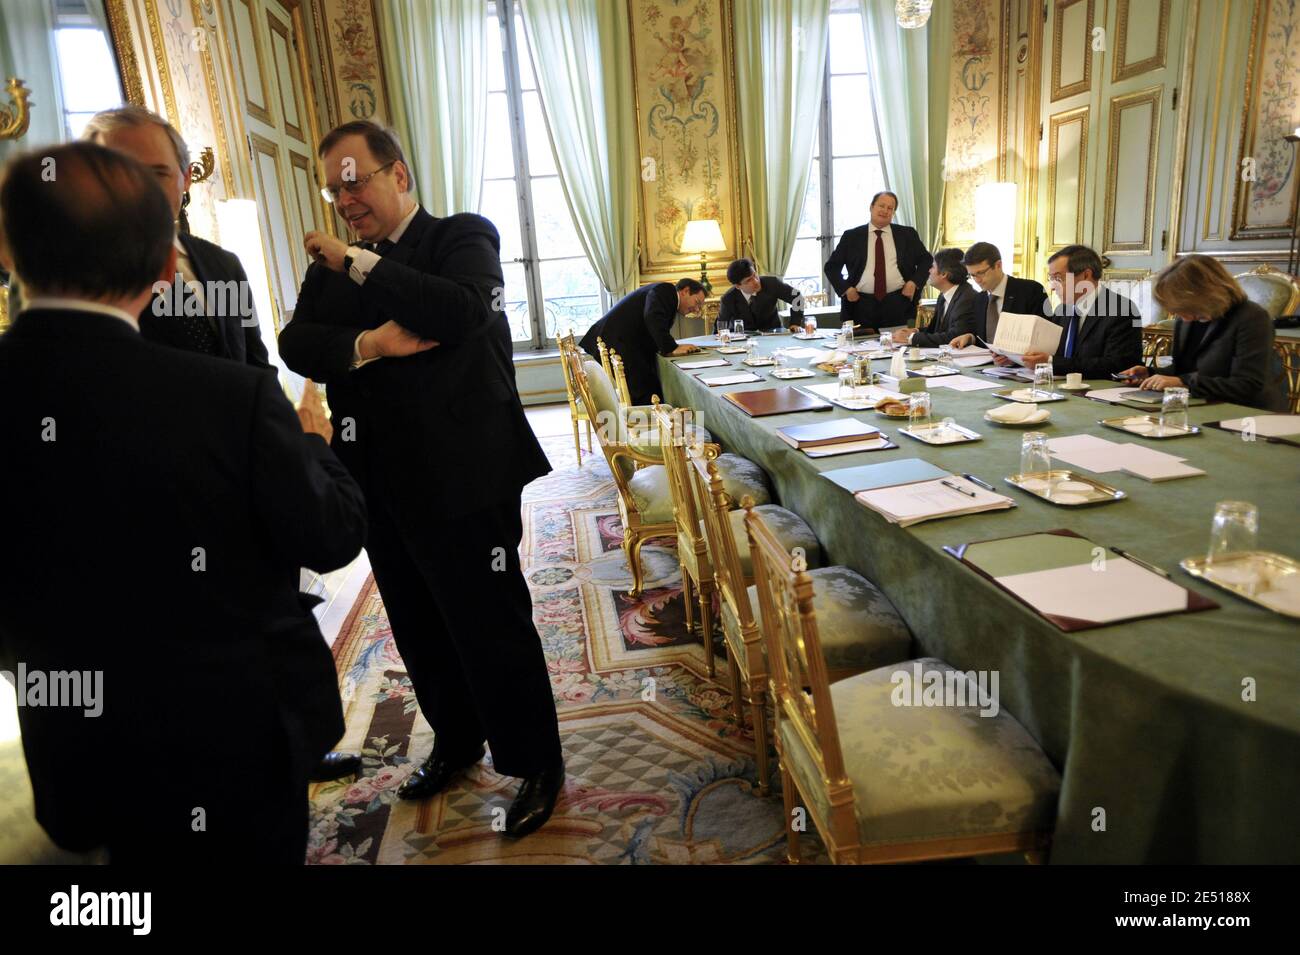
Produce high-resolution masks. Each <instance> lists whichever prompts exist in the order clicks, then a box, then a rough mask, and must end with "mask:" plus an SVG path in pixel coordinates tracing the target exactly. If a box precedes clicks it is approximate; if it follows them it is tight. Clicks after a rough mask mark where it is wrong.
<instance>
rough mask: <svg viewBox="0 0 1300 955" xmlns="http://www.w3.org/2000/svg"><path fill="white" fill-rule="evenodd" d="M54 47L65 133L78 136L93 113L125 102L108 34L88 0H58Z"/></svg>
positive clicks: (55, 15)
mask: <svg viewBox="0 0 1300 955" xmlns="http://www.w3.org/2000/svg"><path fill="white" fill-rule="evenodd" d="M54 49H55V53H56V55H57V56H58V70H59V85H60V88H61V91H62V93H63V128H64V135H65V136H66V138H68V139H77V138H79V137H80V136H81V131H82V130H83V129H85V128H86V123H88V122H89V121H90V117H92V116H94V115H95V114H96V113H98V112H99V111H100V110H101V109H112V108H113V107H114V106H121V105H122V88H121V85H120V83H119V81H118V77H117V65H116V64H115V63H114V61H113V53H112V51H111V50H110V49H109V47H108V37H107V36H106V35H105V33H104V31H103V30H102V29H100V27H99V24H97V23H96V22H95V21H94V20H93V19H92V18H91V16H90V13H89V12H88V11H87V10H86V4H85V2H84V0H55V3H54Z"/></svg>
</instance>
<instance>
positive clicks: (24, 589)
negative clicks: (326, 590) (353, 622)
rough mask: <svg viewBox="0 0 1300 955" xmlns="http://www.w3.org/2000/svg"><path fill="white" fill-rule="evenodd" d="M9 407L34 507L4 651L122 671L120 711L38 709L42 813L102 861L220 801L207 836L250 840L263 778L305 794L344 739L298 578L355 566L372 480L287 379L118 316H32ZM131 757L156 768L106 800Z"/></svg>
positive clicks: (118, 675)
mask: <svg viewBox="0 0 1300 955" xmlns="http://www.w3.org/2000/svg"><path fill="white" fill-rule="evenodd" d="M69 381H75V382H77V383H78V388H77V389H76V390H75V391H71V390H69V389H68V387H67V382H69ZM87 396H93V398H91V397H87ZM0 402H3V407H4V408H5V414H4V415H3V416H0V447H3V448H4V450H5V466H4V467H3V468H0V495H3V499H4V500H6V501H9V502H11V504H13V505H21V506H14V507H13V508H12V509H11V512H10V516H9V517H8V518H7V519H6V523H5V546H4V547H3V548H0V643H3V644H4V645H5V650H4V653H3V654H0V656H8V657H10V658H11V659H12V658H16V659H18V660H21V661H24V662H25V663H26V665H27V667H28V669H29V670H34V669H40V670H46V671H51V670H54V671H57V670H64V671H73V670H78V671H88V670H89V671H93V670H99V671H101V672H102V673H103V695H102V698H101V702H102V706H103V711H102V715H100V716H99V717H96V718H87V717H86V716H85V715H83V710H82V709H69V708H66V707H57V708H55V707H45V708H34V707H23V708H20V709H19V711H18V716H19V722H20V724H21V726H22V736H23V747H24V749H25V750H26V754H27V765H28V769H29V771H30V774H31V779H32V788H33V792H34V794H35V798H36V816H37V819H38V820H39V821H40V823H41V825H43V826H44V827H45V829H46V830H47V831H48V832H49V834H50V836H51V837H52V838H53V839H54V841H55V842H57V843H58V844H59V845H61V846H63V847H65V848H68V849H73V850H77V851H85V850H87V849H91V848H94V847H95V846H97V845H101V844H106V843H108V844H112V843H113V841H114V840H116V841H117V842H118V843H119V844H120V842H121V840H122V839H123V838H125V837H129V836H130V833H129V832H126V833H124V832H123V831H122V828H123V827H124V826H130V825H131V820H134V821H135V823H136V824H139V823H140V822H141V819H142V817H144V816H147V817H148V818H149V819H151V820H154V822H153V823H150V825H151V826H153V825H155V824H156V826H157V827H158V830H159V831H166V832H168V833H171V834H174V835H175V834H179V833H188V832H189V829H190V821H191V812H192V810H193V808H194V807H196V806H202V807H204V808H205V809H206V810H207V827H208V830H207V832H206V834H204V835H203V837H202V838H203V839H205V840H220V839H230V840H235V841H236V842H237V841H238V840H239V839H240V838H241V837H242V836H243V834H244V831H243V827H245V826H246V825H247V822H248V812H249V808H248V799H249V793H248V788H247V787H248V783H247V780H248V779H259V780H261V779H264V780H265V781H266V783H267V794H268V795H267V797H266V798H268V799H270V798H275V799H277V800H279V799H282V798H284V794H285V789H284V788H283V787H284V786H285V785H292V786H293V787H294V788H293V789H290V790H288V792H289V793H293V792H294V791H295V790H296V798H297V799H299V800H301V799H302V798H303V796H304V795H305V788H306V783H307V772H308V771H309V770H310V768H311V767H312V766H313V765H315V764H316V763H317V762H318V761H319V760H320V758H321V757H322V756H323V755H324V754H325V753H326V752H328V751H329V750H330V748H331V747H332V746H333V745H334V744H335V743H336V742H337V741H338V739H339V738H340V737H341V736H342V734H343V714H342V708H341V706H340V703H339V693H338V682H337V679H338V678H337V675H336V673H335V670H334V661H333V659H332V657H331V655H330V651H329V649H328V648H327V647H326V645H325V641H324V640H323V639H322V638H321V634H320V629H319V628H318V627H317V625H316V620H315V618H314V617H313V616H312V615H311V612H310V609H309V607H310V603H309V601H310V600H312V599H313V598H306V597H305V595H301V594H299V593H298V581H299V573H300V568H301V567H304V566H306V567H310V568H312V569H314V570H317V571H320V572H322V573H324V572H328V571H330V570H333V569H335V568H338V567H342V566H344V565H346V564H347V563H348V562H349V561H350V560H351V559H352V558H353V557H354V556H355V555H356V554H357V553H358V551H359V550H360V548H361V545H362V543H363V540H364V537H365V526H366V512H365V502H364V500H363V498H362V496H361V491H360V489H359V488H358V487H357V485H356V483H355V482H354V481H353V480H352V479H351V478H350V477H349V476H348V473H347V471H346V470H345V469H344V468H343V466H342V465H341V464H340V463H339V462H338V460H337V459H336V458H335V457H334V455H333V454H332V453H330V450H329V448H328V447H326V445H325V442H324V441H322V440H321V439H320V438H319V437H315V436H311V435H305V434H304V433H303V431H302V427H301V425H300V424H299V421H298V417H297V415H296V414H295V413H294V411H293V408H292V407H291V406H290V404H289V402H288V401H287V400H286V399H285V397H284V394H283V393H282V392H281V390H280V386H279V384H278V382H277V381H276V379H275V377H274V376H272V375H268V374H265V373H264V372H262V371H260V370H256V369H253V368H248V367H245V366H241V365H237V364H235V363H233V362H229V361H222V360H220V359H216V358H212V357H210V356H207V355H198V354H193V353H189V352H181V351H177V350H175V349H172V348H169V347H167V346H163V345H159V344H157V343H155V342H149V341H146V340H144V339H142V338H141V337H140V335H139V334H137V333H136V332H135V331H134V330H133V329H132V328H131V327H130V326H129V325H128V324H127V323H126V322H124V321H122V320H121V319H118V318H115V317H113V316H110V315H99V314H93V313H87V312H80V311H53V310H51V311H44V310H42V311H27V312H24V313H22V314H20V315H19V316H18V317H17V319H16V320H15V321H14V324H13V326H12V328H11V329H10V330H9V332H8V333H7V334H5V335H4V336H3V337H2V338H0ZM42 422H45V424H43V423H42ZM47 425H48V428H49V429H57V430H50V431H48V433H44V434H43V431H44V430H45V429H46V428H47ZM55 568H57V572H53V569H55ZM126 753H137V754H147V756H146V758H148V759H149V760H150V762H151V764H152V767H153V768H152V770H151V771H150V773H149V781H148V786H147V790H148V792H147V796H146V795H143V794H142V793H141V791H140V790H139V789H137V788H136V787H132V786H122V785H106V786H103V787H100V788H99V789H98V790H97V791H96V792H95V794H94V796H93V798H90V797H88V795H87V792H86V782H87V780H88V779H102V780H109V779H113V778H115V777H120V775H121V772H122V762H121V760H122V757H123V755H124V754H126ZM236 770H237V771H236ZM142 800H143V802H142ZM304 822H305V820H304ZM141 838H147V837H144V836H142V837H141ZM177 841H182V840H181V838H178V839H177ZM196 851H201V850H196Z"/></svg>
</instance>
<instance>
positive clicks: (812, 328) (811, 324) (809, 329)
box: [803, 315, 817, 338]
mask: <svg viewBox="0 0 1300 955" xmlns="http://www.w3.org/2000/svg"><path fill="white" fill-rule="evenodd" d="M803 333H804V334H805V335H807V336H808V337H809V338H811V337H812V336H813V335H816V334H817V319H815V318H813V317H812V316H811V315H805V316H804V319H803Z"/></svg>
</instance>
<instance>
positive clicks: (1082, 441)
mask: <svg viewBox="0 0 1300 955" xmlns="http://www.w3.org/2000/svg"><path fill="white" fill-rule="evenodd" d="M1117 447H1119V442H1118V441H1107V440H1106V439H1105V438H1099V437H1097V436H1096V435H1095V434H1070V435H1064V436H1062V437H1059V438H1051V439H1049V440H1048V442H1047V448H1048V450H1049V451H1051V452H1052V454H1056V453H1057V452H1058V451H1059V452H1062V453H1065V452H1070V451H1094V450H1099V449H1105V450H1109V449H1112V448H1117Z"/></svg>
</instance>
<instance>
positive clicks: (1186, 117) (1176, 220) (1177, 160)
mask: <svg viewBox="0 0 1300 955" xmlns="http://www.w3.org/2000/svg"><path fill="white" fill-rule="evenodd" d="M1200 16H1201V0H1189V2H1188V5H1187V22H1186V26H1185V27H1184V30H1185V36H1184V37H1183V66H1182V76H1181V78H1180V79H1179V81H1178V88H1179V89H1180V90H1183V91H1184V93H1183V97H1182V100H1181V102H1180V103H1179V104H1178V115H1177V117H1175V122H1176V123H1177V127H1176V130H1175V133H1174V137H1175V138H1174V163H1173V170H1174V182H1173V186H1172V187H1171V188H1170V192H1169V239H1170V242H1169V257H1168V259H1167V261H1169V262H1172V261H1173V260H1174V256H1175V255H1177V254H1178V249H1179V247H1180V246H1181V245H1182V234H1181V233H1182V227H1183V218H1182V217H1183V203H1184V202H1185V201H1188V202H1190V199H1191V197H1190V196H1186V197H1185V196H1184V195H1183V193H1184V191H1185V190H1186V188H1187V153H1188V148H1187V145H1188V138H1189V136H1190V133H1191V119H1192V90H1193V88H1194V87H1193V83H1194V81H1195V72H1194V70H1195V60H1196V39H1197V35H1198V34H1199V32H1200V26H1199V24H1200ZM1215 96H1218V90H1217V89H1216V90H1215Z"/></svg>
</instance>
